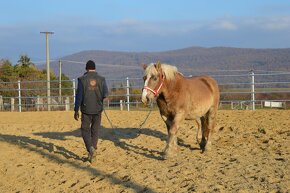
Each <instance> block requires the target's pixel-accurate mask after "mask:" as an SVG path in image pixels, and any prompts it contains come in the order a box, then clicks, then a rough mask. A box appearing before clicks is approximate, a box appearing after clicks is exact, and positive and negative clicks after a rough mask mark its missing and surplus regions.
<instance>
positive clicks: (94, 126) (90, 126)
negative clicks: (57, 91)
mask: <svg viewBox="0 0 290 193" xmlns="http://www.w3.org/2000/svg"><path fill="white" fill-rule="evenodd" d="M100 127H101V113H99V114H93V115H89V114H84V113H82V124H81V131H82V137H83V140H84V142H85V146H86V149H87V151H88V152H90V147H94V148H95V149H97V144H98V139H99V130H100Z"/></svg>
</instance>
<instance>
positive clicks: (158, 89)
mask: <svg viewBox="0 0 290 193" xmlns="http://www.w3.org/2000/svg"><path fill="white" fill-rule="evenodd" d="M163 83H164V77H163V78H162V82H161V83H160V85H159V87H158V88H157V89H152V88H150V87H148V86H144V88H143V89H147V90H150V91H151V92H152V93H153V94H154V96H155V97H156V96H157V95H158V92H159V91H160V89H161V87H162V86H163Z"/></svg>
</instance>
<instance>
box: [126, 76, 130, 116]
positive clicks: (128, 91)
mask: <svg viewBox="0 0 290 193" xmlns="http://www.w3.org/2000/svg"><path fill="white" fill-rule="evenodd" d="M126 80H127V81H126V82H127V110H128V111H130V82H129V77H127V78H126Z"/></svg>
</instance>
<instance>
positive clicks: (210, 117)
mask: <svg viewBox="0 0 290 193" xmlns="http://www.w3.org/2000/svg"><path fill="white" fill-rule="evenodd" d="M215 121H216V109H215V108H211V109H210V110H209V111H208V112H207V113H206V115H205V116H204V117H202V118H201V124H202V139H201V143H200V148H201V150H202V152H204V151H205V149H209V148H210V145H211V142H210V135H211V133H212V132H213V130H214V127H215ZM206 146H207V148H206Z"/></svg>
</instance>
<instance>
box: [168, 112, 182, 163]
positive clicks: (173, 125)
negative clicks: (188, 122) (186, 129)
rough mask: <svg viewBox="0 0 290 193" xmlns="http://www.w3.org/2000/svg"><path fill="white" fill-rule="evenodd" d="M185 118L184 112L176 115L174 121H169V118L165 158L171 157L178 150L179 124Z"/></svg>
mask: <svg viewBox="0 0 290 193" xmlns="http://www.w3.org/2000/svg"><path fill="white" fill-rule="evenodd" d="M182 120H183V114H178V115H176V116H175V117H174V119H173V121H169V120H168V119H167V123H166V126H167V132H168V138H167V144H166V147H165V150H164V159H167V158H169V157H170V156H172V155H173V153H174V152H175V151H176V150H177V136H176V135H177V131H178V129H179V125H180V123H181V121H182Z"/></svg>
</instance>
